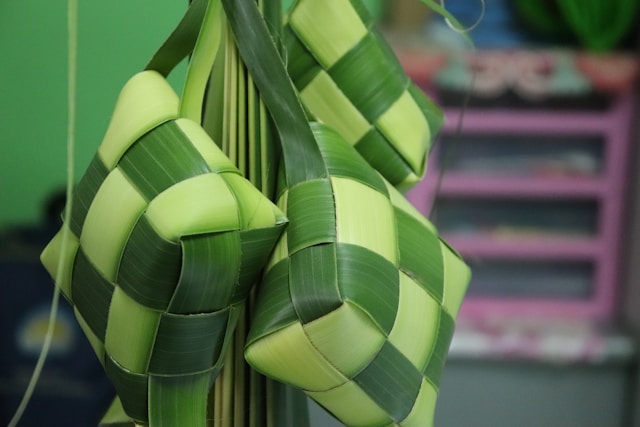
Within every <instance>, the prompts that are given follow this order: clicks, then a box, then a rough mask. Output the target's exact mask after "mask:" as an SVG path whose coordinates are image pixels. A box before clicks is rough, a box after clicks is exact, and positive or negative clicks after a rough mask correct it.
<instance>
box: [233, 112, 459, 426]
mask: <svg viewBox="0 0 640 427" xmlns="http://www.w3.org/2000/svg"><path fill="white" fill-rule="evenodd" d="M314 133H315V135H316V138H317V141H318V143H319V145H320V147H321V150H322V154H323V157H324V159H325V161H326V164H327V167H328V169H329V177H328V178H327V179H324V180H315V181H310V182H307V183H304V184H301V185H298V186H296V187H294V188H291V189H288V188H284V189H282V192H281V195H280V199H279V205H280V206H281V207H282V208H283V210H284V211H285V212H286V214H287V216H288V218H289V219H290V220H291V226H290V228H288V229H287V231H286V238H284V239H281V241H280V243H279V244H278V246H277V249H276V251H275V252H274V256H273V257H272V259H271V261H270V264H269V267H268V270H267V273H266V276H265V279H264V281H263V283H262V285H261V286H262V287H261V288H260V289H261V292H260V294H259V297H260V299H259V301H258V305H257V308H256V317H255V320H254V322H253V323H252V329H251V333H250V335H249V338H248V340H247V347H246V353H245V357H246V359H247V361H248V362H249V363H250V364H251V365H252V366H254V368H256V369H257V370H258V371H260V372H263V373H265V374H266V375H269V376H272V377H274V378H276V379H278V380H280V381H283V382H287V383H290V384H293V385H295V386H297V387H300V388H301V389H303V390H304V391H305V392H306V393H307V394H308V395H309V396H310V397H311V398H313V399H314V400H315V401H317V402H318V403H319V404H320V405H322V406H323V407H325V408H326V409H327V410H328V411H329V412H331V413H332V414H333V415H334V416H335V417H336V418H338V419H339V420H340V421H342V422H343V423H345V424H346V425H348V426H368V427H372V426H420V427H426V426H430V425H432V418H433V413H434V409H435V401H436V397H437V392H438V383H439V380H440V374H441V372H442V369H443V365H444V361H445V358H446V355H447V351H448V348H449V343H450V340H451V337H452V334H453V330H454V320H455V317H456V315H457V313H458V309H459V306H460V304H461V302H462V298H463V296H464V294H465V291H466V287H467V284H468V281H469V278H470V273H469V269H468V268H467V266H466V265H465V264H464V262H463V261H462V259H461V258H460V256H459V255H458V254H457V253H456V252H455V251H454V250H453V249H451V248H450V247H449V246H448V245H447V244H446V243H445V242H444V241H443V240H442V239H440V238H439V236H438V234H437V231H436V230H435V228H434V227H433V225H432V224H431V223H429V222H428V221H427V220H426V219H425V218H424V217H423V216H422V215H421V214H420V213H419V212H418V211H417V210H416V209H415V208H413V207H412V206H411V205H410V204H409V202H408V201H407V200H406V199H405V198H404V197H403V196H402V195H401V194H400V193H399V192H398V191H397V190H396V189H395V188H394V187H393V186H391V185H390V184H389V183H388V182H386V181H385V180H384V179H383V178H382V177H381V176H380V175H379V174H378V173H376V172H375V171H374V170H373V169H372V168H371V167H370V166H369V165H368V164H367V163H366V162H365V161H364V159H362V157H361V156H359V155H358V154H357V152H356V151H355V150H354V149H353V148H352V147H351V146H350V145H349V144H348V143H346V141H344V139H342V137H341V136H340V135H339V134H337V133H336V132H335V131H333V130H332V129H330V128H327V127H325V126H323V125H315V126H314ZM320 206H323V207H324V208H323V209H320ZM302 221H305V222H312V223H313V224H314V225H315V226H314V227H313V228H312V229H307V228H303V227H302V226H300V227H298V226H296V224H298V223H300V222H302Z"/></svg>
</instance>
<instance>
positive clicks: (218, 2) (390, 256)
mask: <svg viewBox="0 0 640 427" xmlns="http://www.w3.org/2000/svg"><path fill="white" fill-rule="evenodd" d="M327 29H330V31H329V30H327ZM188 54H191V57H190V62H189V69H188V72H187V79H186V82H185V89H184V92H183V95H182V97H178V96H177V95H176V94H175V93H174V92H173V90H172V89H171V87H170V86H169V85H168V83H167V82H166V80H165V77H166V75H167V74H168V73H169V72H170V71H171V70H172V68H173V67H174V66H175V65H176V64H177V63H178V62H180V61H181V60H182V59H183V58H184V57H185V56H187V55H188ZM441 121H442V115H441V112H440V111H439V110H438V108H437V107H436V106H435V105H434V104H433V103H432V102H431V101H430V100H429V99H427V97H426V96H425V95H424V94H423V93H422V92H421V91H420V90H419V89H418V88H417V87H415V86H414V85H413V84H412V83H411V81H410V80H409V78H408V77H407V76H406V75H405V73H404V72H403V71H402V68H401V66H400V64H399V63H398V61H397V59H396V58H395V56H394V54H393V52H392V51H391V49H390V48H389V46H388V45H387V44H386V42H385V41H384V39H383V38H382V37H381V35H380V34H379V33H378V32H377V30H376V29H375V28H374V26H373V21H372V19H371V18H370V17H369V16H368V13H367V11H366V9H365V8H364V7H363V5H362V4H361V3H360V0H331V1H326V0H299V1H297V2H296V3H295V4H294V6H293V8H292V9H291V10H290V12H289V13H288V14H287V15H285V16H284V19H283V16H282V13H281V9H280V2H279V1H277V2H276V1H267V0H265V1H264V4H263V1H260V2H257V3H256V2H254V1H247V0H194V1H193V2H192V3H191V4H190V6H189V8H188V10H187V12H186V14H185V16H184V18H183V20H182V21H181V22H180V24H179V25H178V27H177V28H176V30H175V31H174V33H172V35H171V36H170V37H169V38H168V40H167V41H166V42H165V43H164V44H163V45H162V47H161V48H160V49H159V51H158V53H157V54H156V55H155V56H154V58H153V59H152V60H151V62H150V63H149V65H148V66H147V69H146V70H145V71H143V72H141V73H139V74H137V75H135V76H134V77H132V78H131V79H130V80H129V82H127V83H126V85H125V86H124V88H123V90H122V92H121V94H120V97H119V99H118V101H117V104H116V107H115V111H114V113H113V117H112V120H111V123H110V125H109V127H108V130H107V132H106V135H105V137H104V140H103V142H102V144H101V146H100V148H99V150H98V153H97V154H96V156H95V158H94V159H93V161H92V162H91V164H90V165H89V167H88V170H87V172H86V173H85V175H84V177H83V178H82V180H81V181H80V182H79V184H78V185H77V187H76V189H75V193H74V194H75V196H74V199H73V204H72V206H73V208H72V210H71V215H70V221H68V222H67V223H65V225H64V226H63V229H62V230H61V231H60V232H59V233H58V234H57V235H56V237H55V238H54V239H53V240H52V242H51V243H50V244H49V245H48V246H47V248H46V249H45V251H44V253H43V255H42V260H43V263H44V265H45V266H46V267H47V269H48V270H49V272H50V273H51V275H52V276H53V277H60V278H61V279H60V282H59V283H58V284H57V285H58V286H59V287H60V288H61V290H62V292H63V294H64V295H65V297H66V298H67V300H68V301H69V302H70V303H71V304H72V305H73V306H74V309H75V313H76V316H77V319H78V322H79V323H80V325H81V326H82V328H83V330H84V331H85V333H86V335H87V337H88V338H89V341H90V342H91V344H92V346H93V348H94V350H95V352H96V354H97V355H98V357H99V359H100V362H101V363H102V365H103V366H104V369H105V371H106V374H107V376H108V377H109V378H110V380H111V381H112V382H113V384H114V386H115V389H116V391H117V393H118V400H117V401H116V402H115V404H114V407H113V408H114V409H113V410H114V411H116V412H117V409H118V408H121V409H122V410H123V411H124V413H126V416H127V418H129V419H130V420H133V421H135V423H137V424H139V425H150V426H195V427H204V426H207V425H213V426H256V427H258V426H259V427H267V426H276V427H277V426H279V425H280V421H278V417H275V416H274V415H273V414H266V415H265V416H264V417H262V416H261V415H260V414H259V412H260V411H261V410H265V409H264V408H262V409H260V408H259V406H260V405H259V404H258V405H257V406H255V407H254V406H252V405H253V404H254V403H256V402H259V400H260V399H262V400H263V403H262V406H263V407H264V406H268V404H266V403H264V401H271V400H272V399H273V397H265V396H264V393H266V391H265V389H264V388H263V389H260V388H259V387H258V388H257V389H256V390H257V391H256V390H253V391H247V390H244V389H242V390H238V388H243V387H245V386H246V387H247V388H251V387H252V386H253V385H255V384H254V383H256V381H257V380H256V381H254V380H255V379H256V378H257V377H258V374H257V373H256V371H257V372H259V373H262V374H264V375H266V376H268V377H271V378H273V379H275V380H277V381H278V382H282V383H286V384H289V385H292V386H294V387H296V388H298V389H300V390H302V391H304V392H305V393H306V394H307V395H308V396H310V397H311V398H312V399H314V400H316V401H317V402H318V403H319V404H320V405H322V406H323V407H324V408H326V409H327V411H329V412H330V413H331V414H333V415H334V416H335V417H336V418H338V419H339V420H340V421H342V422H343V423H345V424H346V425H349V426H372V427H376V426H406V427H408V426H416V427H418V426H419V427H425V426H429V425H431V424H432V418H433V412H434V406H435V401H436V396H437V390H438V382H439V377H440V373H441V370H442V368H443V363H444V360H445V356H446V353H447V350H448V346H449V342H450V339H451V335H452V333H453V328H454V319H455V317H456V315H457V312H458V309H459V306H460V303H461V301H462V298H463V296H464V293H465V290H466V286H467V283H468V280H469V276H470V273H469V270H468V268H467V267H466V265H465V264H464V262H463V261H462V260H461V259H460V257H459V255H458V254H456V252H455V251H454V250H452V249H451V248H450V247H449V246H448V245H447V244H446V243H445V242H443V241H442V240H441V239H440V238H439V236H438V234H437V231H436V230H435V228H434V227H433V225H431V224H430V223H429V221H428V220H427V219H425V218H424V217H423V216H422V215H421V214H420V213H419V212H418V211H416V209H414V208H413V207H412V206H411V205H410V204H409V202H408V201H407V200H406V199H405V198H404V196H403V195H402V194H401V193H400V192H399V191H398V188H399V189H402V190H405V189H407V188H409V187H410V186H411V185H413V184H415V183H416V182H417V181H418V180H419V179H420V178H421V177H422V175H423V174H424V165H425V158H426V155H427V153H428V151H429V146H430V141H431V139H432V138H433V136H434V135H435V134H436V133H437V131H438V129H439V126H440V124H441ZM60 260H62V261H61V262H59V261H60ZM239 331H240V332H239ZM243 355H244V357H246V360H247V361H248V362H249V364H250V365H251V366H252V367H253V369H254V370H255V371H252V372H251V373H249V374H246V375H244V374H242V373H239V372H241V371H242V368H241V367H240V365H241V364H240V363H239V362H238V357H239V356H240V357H242V356H243ZM230 366H235V368H234V370H233V371H230V369H231V368H230ZM221 372H222V373H221ZM260 390H262V393H260ZM234 396H235V397H234ZM302 402H303V404H304V400H303V401H302ZM120 405H121V406H120ZM266 411H267V412H268V410H266ZM110 417H112V418H114V419H118V420H120V418H119V417H118V416H117V414H116V416H115V417H114V416H113V413H112V414H110ZM107 421H108V420H106V421H105V422H107ZM298 425H301V424H298Z"/></svg>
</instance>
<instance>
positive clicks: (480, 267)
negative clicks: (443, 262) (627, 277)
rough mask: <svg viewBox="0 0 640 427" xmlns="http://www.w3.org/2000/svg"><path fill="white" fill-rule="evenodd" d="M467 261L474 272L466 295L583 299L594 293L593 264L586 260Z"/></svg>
mask: <svg viewBox="0 0 640 427" xmlns="http://www.w3.org/2000/svg"><path fill="white" fill-rule="evenodd" d="M468 261H469V264H470V267H471V269H472V271H473V277H472V279H471V283H470V285H469V288H468V291H467V295H468V296H469V297H490V298H534V299H550V300H583V301H584V300H588V299H589V298H590V297H591V296H592V295H593V290H594V286H595V284H594V277H595V274H594V266H593V263H591V262H588V261H552V260H536V261H532V260H474V259H470V260H468Z"/></svg>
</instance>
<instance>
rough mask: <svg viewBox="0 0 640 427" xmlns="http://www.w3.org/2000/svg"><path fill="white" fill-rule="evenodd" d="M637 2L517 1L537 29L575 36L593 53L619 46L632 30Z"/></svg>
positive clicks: (548, 32) (522, 12) (620, 0)
mask: <svg viewBox="0 0 640 427" xmlns="http://www.w3.org/2000/svg"><path fill="white" fill-rule="evenodd" d="M638 4H639V2H638V1H637V0H618V1H613V2H612V1H608V0H541V1H529V0H516V1H515V5H516V8H517V9H518V11H519V13H520V15H521V16H522V18H523V19H524V20H525V21H526V22H527V23H529V24H530V25H531V26H532V27H534V28H535V29H536V30H538V31H540V32H541V33H544V34H546V35H549V36H552V37H556V36H562V35H566V34H573V35H574V36H575V37H577V39H578V41H579V42H580V44H581V45H582V46H583V47H585V48H586V49H588V50H591V51H599V52H601V51H607V50H612V49H615V48H616V47H617V45H618V44H619V43H620V42H621V41H622V39H623V38H624V37H625V35H626V34H628V32H629V30H630V29H631V25H632V24H633V22H634V18H635V17H636V16H637V11H638Z"/></svg>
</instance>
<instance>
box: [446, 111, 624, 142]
mask: <svg viewBox="0 0 640 427" xmlns="http://www.w3.org/2000/svg"><path fill="white" fill-rule="evenodd" d="M614 108H615V109H614V110H612V111H611V112H608V113H602V112H558V111H511V110H468V111H467V112H465V113H464V116H463V121H462V129H463V131H464V132H478V133H481V132H490V133H496V132H500V133H514V132H526V133H528V134H536V135H550V134H552V135H558V134H571V135H574V134H582V135H587V134H592V135H593V134H600V133H602V132H603V131H604V130H609V129H611V128H612V126H615V120H612V117H615V116H613V115H614V113H615V111H616V110H617V108H618V106H616V107H614ZM444 114H445V122H444V127H443V131H445V132H455V131H456V130H457V128H458V123H459V117H460V111H459V110H457V109H446V110H445V111H444Z"/></svg>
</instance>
